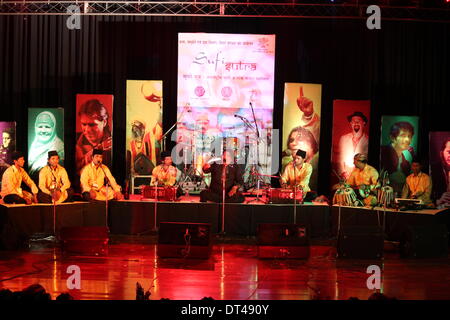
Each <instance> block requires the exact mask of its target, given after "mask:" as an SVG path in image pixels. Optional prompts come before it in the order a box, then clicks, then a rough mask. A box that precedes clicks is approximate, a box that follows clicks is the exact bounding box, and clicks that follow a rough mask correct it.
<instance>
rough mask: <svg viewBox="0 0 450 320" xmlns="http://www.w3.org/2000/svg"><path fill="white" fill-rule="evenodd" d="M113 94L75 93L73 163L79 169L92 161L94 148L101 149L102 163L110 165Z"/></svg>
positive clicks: (78, 171)
mask: <svg viewBox="0 0 450 320" xmlns="http://www.w3.org/2000/svg"><path fill="white" fill-rule="evenodd" d="M113 99H114V97H113V95H110V94H77V109H76V110H77V114H76V141H77V142H76V146H75V163H76V164H75V165H76V172H77V174H78V175H79V174H80V172H81V169H83V167H84V166H85V165H86V164H89V163H91V161H92V152H93V150H94V149H102V150H103V163H104V164H105V165H107V166H108V167H109V168H111V165H112V124H113V121H112V120H113Z"/></svg>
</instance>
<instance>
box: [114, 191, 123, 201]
mask: <svg viewBox="0 0 450 320" xmlns="http://www.w3.org/2000/svg"><path fill="white" fill-rule="evenodd" d="M114 198H115V199H116V200H123V194H122V192H120V191H117V192H115V193H114Z"/></svg>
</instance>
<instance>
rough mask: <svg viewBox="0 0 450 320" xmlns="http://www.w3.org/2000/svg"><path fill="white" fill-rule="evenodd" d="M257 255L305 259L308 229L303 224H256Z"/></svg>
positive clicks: (269, 257)
mask: <svg viewBox="0 0 450 320" xmlns="http://www.w3.org/2000/svg"><path fill="white" fill-rule="evenodd" d="M257 234H258V257H259V258H262V259H307V258H308V257H309V231H308V228H307V227H306V226H305V225H301V224H288V223H261V224H259V225H258V232H257Z"/></svg>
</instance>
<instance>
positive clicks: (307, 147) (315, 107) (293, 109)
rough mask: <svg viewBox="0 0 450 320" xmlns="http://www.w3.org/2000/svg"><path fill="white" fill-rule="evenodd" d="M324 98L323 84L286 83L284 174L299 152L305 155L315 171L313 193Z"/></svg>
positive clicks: (312, 184)
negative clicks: (304, 152) (303, 152)
mask: <svg viewBox="0 0 450 320" xmlns="http://www.w3.org/2000/svg"><path fill="white" fill-rule="evenodd" d="M321 98H322V85H320V84H310V83H285V86H284V111H283V143H284V145H283V153H282V161H281V163H282V171H283V170H284V168H285V167H286V165H287V164H288V163H289V162H291V161H292V155H293V154H295V153H296V152H297V150H299V149H300V150H303V151H306V159H305V161H306V162H307V163H310V164H311V165H312V167H313V173H312V175H311V179H310V185H309V186H310V188H311V190H317V170H318V164H319V141H320V112H321V103H322V101H321Z"/></svg>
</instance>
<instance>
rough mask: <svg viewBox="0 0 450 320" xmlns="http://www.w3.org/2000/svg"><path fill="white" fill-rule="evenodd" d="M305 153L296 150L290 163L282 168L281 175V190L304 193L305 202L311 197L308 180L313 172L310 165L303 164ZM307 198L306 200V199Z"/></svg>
mask: <svg viewBox="0 0 450 320" xmlns="http://www.w3.org/2000/svg"><path fill="white" fill-rule="evenodd" d="M305 159H306V151H303V150H300V149H299V150H297V152H296V153H295V154H293V155H292V161H291V162H289V163H288V164H287V165H286V167H285V168H284V171H283V174H282V175H281V186H282V188H294V187H296V188H299V189H301V190H303V192H304V193H305V200H307V201H309V200H311V198H312V197H314V196H313V195H312V194H311V192H310V191H311V189H310V188H309V180H310V178H311V174H312V172H313V168H312V165H311V164H309V163H307V162H305ZM306 198H308V199H306Z"/></svg>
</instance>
